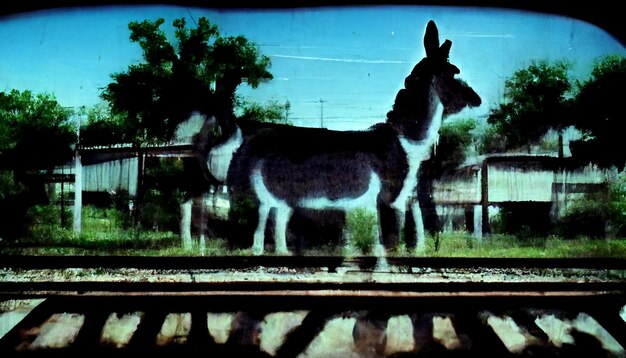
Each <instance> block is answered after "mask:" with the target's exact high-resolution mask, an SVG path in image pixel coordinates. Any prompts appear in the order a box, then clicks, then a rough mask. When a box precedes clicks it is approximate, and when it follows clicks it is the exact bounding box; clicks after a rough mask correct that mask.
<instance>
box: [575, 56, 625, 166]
mask: <svg viewBox="0 0 626 358" xmlns="http://www.w3.org/2000/svg"><path fill="white" fill-rule="evenodd" d="M624 83H626V58H624V57H622V56H620V55H610V56H606V57H603V58H600V59H598V60H596V62H595V64H594V67H593V70H592V72H591V78H590V79H589V80H587V81H585V82H582V83H580V84H579V87H580V92H579V94H578V96H577V97H576V100H575V109H576V110H575V111H574V119H575V125H576V128H578V129H579V130H581V131H583V138H584V140H583V141H582V142H578V143H573V144H572V145H571V147H572V148H571V149H572V154H573V155H574V156H578V157H583V158H586V159H588V160H591V161H593V162H595V163H597V164H599V165H602V166H611V165H615V166H617V167H618V169H620V170H621V169H623V168H624V164H625V163H626V153H625V152H624V149H623V145H622V144H623V135H622V133H623V130H622V127H623V123H624V112H623V108H622V104H623V103H624V102H625V101H626V95H625V92H624Z"/></svg>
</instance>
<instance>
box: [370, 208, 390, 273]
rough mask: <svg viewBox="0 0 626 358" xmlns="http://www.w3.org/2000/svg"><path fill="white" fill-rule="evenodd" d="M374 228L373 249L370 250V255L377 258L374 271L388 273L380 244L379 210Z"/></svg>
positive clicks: (387, 266) (381, 243) (383, 248)
mask: <svg viewBox="0 0 626 358" xmlns="http://www.w3.org/2000/svg"><path fill="white" fill-rule="evenodd" d="M376 214H377V215H376V219H377V220H376V223H377V224H376V227H374V235H375V238H374V239H375V240H376V242H374V247H373V248H372V253H373V254H374V256H376V257H377V258H378V262H377V263H376V271H388V270H389V264H388V263H387V258H386V257H385V247H384V246H383V242H382V236H383V235H382V226H381V220H380V209H378V210H377V211H376Z"/></svg>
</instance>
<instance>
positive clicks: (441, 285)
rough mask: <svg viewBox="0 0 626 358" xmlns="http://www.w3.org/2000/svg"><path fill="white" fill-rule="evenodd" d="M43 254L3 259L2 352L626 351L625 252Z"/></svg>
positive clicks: (373, 353) (382, 354) (383, 354)
mask: <svg viewBox="0 0 626 358" xmlns="http://www.w3.org/2000/svg"><path fill="white" fill-rule="evenodd" d="M37 260H38V259H36V258H35V259H33V260H30V261H22V262H27V263H25V264H24V265H21V266H20V265H19V264H18V262H19V261H20V260H18V259H17V258H16V259H15V260H13V259H9V260H8V261H6V264H5V263H3V264H4V265H2V266H4V268H3V269H2V271H0V278H1V280H0V301H2V302H4V303H5V311H6V312H4V314H2V316H1V318H0V333H6V334H4V336H2V338H1V339H0V356H1V357H8V356H12V355H17V356H28V355H36V356H49V355H51V354H57V353H61V354H63V355H67V354H70V353H71V354H73V353H78V354H84V353H106V354H116V355H117V354H124V355H125V354H129V355H130V354H133V355H137V354H154V353H180V354H185V355H187V356H189V355H192V356H200V355H202V356H207V357H208V356H211V357H240V356H241V357H413V356H415V357H428V356H437V357H439V356H454V357H466V356H467V357H470V356H471V357H475V356H494V357H502V356H512V357H519V356H532V357H569V356H572V357H574V356H576V357H579V356H587V357H626V351H625V350H624V347H626V321H625V319H626V293H625V292H626V285H624V283H625V282H626V279H624V275H623V270H624V266H623V262H622V261H620V260H616V261H610V260H609V261H606V262H604V264H601V263H600V262H595V261H589V260H579V261H568V262H565V261H562V260H557V261H553V262H550V261H548V260H546V261H537V262H533V261H527V262H526V265H522V263H521V262H519V263H518V262H516V261H515V260H513V261H511V265H509V266H511V267H500V264H501V263H504V261H503V262H498V264H497V265H496V263H494V261H489V260H488V261H482V262H481V260H476V261H475V262H472V260H460V261H458V262H455V261H454V260H452V261H448V262H447V266H452V267H446V261H445V260H443V261H441V262H439V261H436V260H435V261H431V262H430V264H431V266H432V267H424V266H418V265H417V261H410V262H406V261H402V262H394V265H397V264H398V263H401V264H402V265H397V266H396V267H395V268H394V269H393V270H392V272H391V273H380V272H373V271H368V269H367V268H366V269H363V267H364V266H365V267H369V266H368V265H369V264H367V265H363V263H359V262H355V261H350V262H346V261H342V262H340V263H339V264H338V265H336V266H332V265H328V263H329V262H330V261H328V262H325V261H324V259H323V258H322V259H321V260H317V261H311V262H317V264H315V265H304V264H303V261H299V262H300V264H301V265H294V266H295V268H294V267H285V266H284V265H283V264H284V263H285V262H286V261H282V260H280V259H277V261H275V262H273V261H272V260H269V261H264V262H263V263H264V264H266V265H265V266H262V267H257V266H255V265H256V264H258V262H256V261H255V262H251V264H250V265H249V266H246V267H238V268H236V269H227V268H226V267H216V266H211V267H209V268H207V267H200V266H199V265H198V266H195V265H196V264H195V263H194V262H190V266H191V269H181V268H180V267H176V264H172V265H171V266H173V267H174V268H164V267H167V265H166V264H167V263H168V262H167V260H163V261H158V263H157V265H156V266H155V267H150V266H149V265H144V264H141V265H136V266H141V267H140V268H137V267H132V265H127V266H124V267H121V266H120V267H114V266H117V265H118V264H114V263H113V261H115V260H112V261H111V262H109V263H107V262H105V261H106V260H104V261H101V262H99V264H100V265H98V263H94V261H89V260H84V259H77V261H74V262H71V261H72V260H73V259H71V258H69V260H60V259H59V260H60V261H58V262H57V261H54V260H56V259H50V258H48V259H45V260H48V261H47V263H44V262H43V261H37ZM50 260H52V261H50ZM81 260H84V261H82V262H85V263H87V262H88V263H89V264H84V265H82V266H81V265H79V263H80V262H81ZM288 260H291V259H288ZM329 260H330V259H329ZM53 261H54V262H53ZM121 261H123V259H122V260H121ZM191 261H193V260H191ZM218 261H219V260H218ZM226 261H227V260H226V259H224V262H223V263H224V264H226V263H227V262H226ZM253 261H254V260H253ZM425 261H428V260H425ZM51 262H52V263H53V265H50V263H51ZM60 262H64V263H65V264H60ZM116 262H118V263H119V262H120V261H116ZM272 262H273V263H274V264H272ZM320 262H322V263H323V267H322V266H320V265H319V263H320ZM122 263H123V262H122ZM154 263H156V261H155V262H154ZM213 264H215V261H214V262H213ZM268 264H269V265H268ZM474 264H475V265H474ZM529 264H533V265H534V266H533V267H530V266H529ZM23 266H25V267H23ZM226 266H228V265H226ZM318 266H320V267H318ZM329 266H332V267H330V268H329ZM97 272H99V273H100V274H101V275H100V276H98V277H96V276H93V275H95V274H96V273H97ZM142 275H144V276H142ZM161 276H165V278H164V277H161ZM220 276H222V277H223V279H221V280H220V279H218V278H219V277H220ZM158 277H160V279H157V278H158ZM237 277H238V278H237ZM281 277H282V279H281ZM20 305H21V306H20ZM1 329H4V331H2V330H1Z"/></svg>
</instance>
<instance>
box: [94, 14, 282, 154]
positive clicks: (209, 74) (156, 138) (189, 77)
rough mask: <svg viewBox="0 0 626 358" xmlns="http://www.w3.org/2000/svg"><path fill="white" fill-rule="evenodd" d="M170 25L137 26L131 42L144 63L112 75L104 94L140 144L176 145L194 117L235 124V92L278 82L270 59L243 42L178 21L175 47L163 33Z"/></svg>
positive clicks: (201, 24)
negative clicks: (216, 118) (178, 133)
mask: <svg viewBox="0 0 626 358" xmlns="http://www.w3.org/2000/svg"><path fill="white" fill-rule="evenodd" d="M164 23H165V20H164V19H157V20H155V21H149V20H144V21H142V22H131V23H130V24H129V26H128V27H129V29H130V31H131V35H130V40H131V41H132V42H135V43H138V44H139V46H141V49H142V51H143V58H144V61H145V62H144V63H141V64H136V65H130V66H129V67H128V70H127V71H126V72H121V73H115V74H113V75H112V79H113V82H112V83H110V84H109V85H108V86H107V87H106V88H105V89H104V90H103V92H102V93H101V97H102V98H103V99H104V100H106V101H108V102H109V103H110V104H111V108H112V110H113V113H114V114H123V115H124V116H125V117H126V121H127V123H125V125H124V128H125V130H126V131H127V136H128V139H129V140H131V141H132V142H133V143H135V144H141V143H147V142H162V141H167V140H169V139H171V137H172V135H173V134H174V132H175V130H176V127H177V126H178V124H179V123H181V122H182V121H184V120H185V119H187V116H188V114H189V113H190V112H192V111H194V110H199V111H201V112H207V113H213V114H216V115H218V116H220V117H221V119H223V120H226V121H229V120H232V119H233V118H234V116H233V107H234V104H235V90H236V89H237V87H238V86H239V85H240V84H241V83H243V82H246V83H248V84H249V85H250V86H252V87H253V88H254V87H256V86H258V85H259V84H260V83H261V82H263V81H266V80H270V79H272V75H271V73H269V72H268V68H269V66H270V59H269V57H267V56H263V55H261V54H260V53H259V51H258V49H257V47H256V46H255V44H254V43H252V42H250V41H248V40H247V39H246V38H245V37H243V36H234V37H233V36H230V37H223V36H221V35H220V33H219V29H218V28H217V26H215V25H213V24H211V23H210V22H209V20H208V19H206V18H204V17H201V18H200V19H198V21H197V23H195V28H191V29H189V28H187V23H186V21H185V19H184V18H180V19H176V20H174V21H173V23H172V25H173V27H174V30H175V31H174V41H170V40H169V39H168V37H167V35H166V33H165V32H164V31H163V30H162V29H161V26H162V25H163V24H164Z"/></svg>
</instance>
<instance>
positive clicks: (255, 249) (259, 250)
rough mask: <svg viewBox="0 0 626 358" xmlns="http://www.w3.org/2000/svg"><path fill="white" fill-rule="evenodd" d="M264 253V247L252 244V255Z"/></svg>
mask: <svg viewBox="0 0 626 358" xmlns="http://www.w3.org/2000/svg"><path fill="white" fill-rule="evenodd" d="M262 254H263V247H256V246H252V255H254V256H259V255H262Z"/></svg>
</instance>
